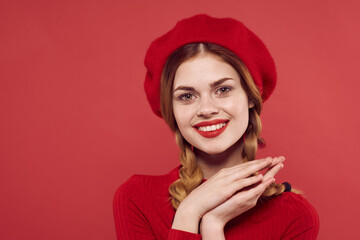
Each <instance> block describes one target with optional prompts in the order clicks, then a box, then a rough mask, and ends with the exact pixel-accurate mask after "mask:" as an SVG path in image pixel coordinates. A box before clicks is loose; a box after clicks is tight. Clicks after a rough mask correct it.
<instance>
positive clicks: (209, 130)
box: [198, 123, 226, 132]
mask: <svg viewBox="0 0 360 240" xmlns="http://www.w3.org/2000/svg"><path fill="white" fill-rule="evenodd" d="M225 125H226V123H219V124H216V125H211V126H206V127H199V128H198V129H199V130H200V131H203V132H211V131H215V130H218V129H220V128H223V127H225Z"/></svg>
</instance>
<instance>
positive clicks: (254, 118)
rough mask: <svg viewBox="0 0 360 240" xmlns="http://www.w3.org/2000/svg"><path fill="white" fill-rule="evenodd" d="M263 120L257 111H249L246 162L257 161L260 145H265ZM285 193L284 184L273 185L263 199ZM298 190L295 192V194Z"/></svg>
mask: <svg viewBox="0 0 360 240" xmlns="http://www.w3.org/2000/svg"><path fill="white" fill-rule="evenodd" d="M260 132H261V120H260V116H259V114H258V113H257V111H256V110H255V108H251V109H250V111H249V125H248V128H247V130H246V138H245V144H244V149H243V157H244V159H245V161H252V160H254V159H255V155H256V151H257V146H258V144H259V143H260V144H264V141H263V140H262V138H261V137H260ZM284 191H285V186H284V184H281V183H280V184H278V183H275V182H274V183H272V184H270V186H269V187H267V189H266V190H265V192H264V193H263V194H262V197H272V196H277V195H280V194H282V193H283V192H284ZM295 191H296V190H294V192H295Z"/></svg>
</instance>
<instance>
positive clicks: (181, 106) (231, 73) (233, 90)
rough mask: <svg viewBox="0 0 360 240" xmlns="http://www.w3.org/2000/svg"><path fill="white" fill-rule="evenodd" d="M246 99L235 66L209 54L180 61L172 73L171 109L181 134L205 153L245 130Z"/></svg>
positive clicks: (228, 143)
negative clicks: (173, 76) (173, 73)
mask: <svg viewBox="0 0 360 240" xmlns="http://www.w3.org/2000/svg"><path fill="white" fill-rule="evenodd" d="M249 107H253V104H252V103H248V98H247V95H246V93H245V91H244V90H243V88H242V87H241V84H240V78H239V75H238V74H237V72H236V71H235V69H234V68H233V67H232V66H231V65H229V64H227V63H225V62H224V61H222V60H221V59H220V58H219V57H217V56H215V55H212V54H205V55H201V56H197V57H195V58H192V59H189V60H187V61H185V62H183V63H182V64H181V65H180V66H179V68H178V69H177V71H176V73H175V78H174V84H173V111H174V116H175V119H176V122H177V125H178V127H179V130H180V132H181V134H182V135H183V137H184V138H185V139H186V140H187V141H188V142H189V143H190V144H191V145H193V146H194V147H195V148H197V149H199V150H201V151H203V152H206V153H208V154H217V153H221V152H223V151H225V150H226V149H228V148H229V147H230V146H232V145H233V144H234V143H236V142H237V141H238V140H239V139H240V138H241V136H242V135H243V133H244V132H245V130H246V128H247V125H248V121H249Z"/></svg>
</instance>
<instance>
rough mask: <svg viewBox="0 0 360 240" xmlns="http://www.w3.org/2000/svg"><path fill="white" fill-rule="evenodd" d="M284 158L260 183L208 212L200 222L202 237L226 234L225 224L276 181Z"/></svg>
mask: <svg viewBox="0 0 360 240" xmlns="http://www.w3.org/2000/svg"><path fill="white" fill-rule="evenodd" d="M284 160H285V159H283V160H282V161H280V162H279V163H278V164H276V165H275V166H273V167H272V168H269V169H268V170H267V172H266V173H265V174H264V177H263V179H262V181H261V183H260V184H258V185H256V186H253V187H252V188H249V189H247V190H244V191H240V192H238V193H236V194H234V195H233V196H232V197H231V198H229V199H228V200H226V201H225V202H224V203H222V204H220V205H219V206H217V207H215V208H214V209H212V210H211V211H209V212H207V213H206V214H205V215H204V216H203V218H202V220H201V224H200V232H201V235H202V239H204V240H211V239H217V240H219V239H221V238H222V237H221V238H220V235H222V236H224V235H223V230H224V226H225V224H226V223H227V222H228V221H230V220H231V219H233V218H235V217H237V216H239V215H240V214H242V213H243V212H245V211H247V210H249V209H251V208H252V207H254V206H255V205H256V203H257V200H258V199H259V197H260V196H261V195H262V193H263V192H264V191H265V190H266V188H267V187H268V186H269V185H270V184H271V183H273V182H274V181H275V179H274V176H275V175H276V174H277V173H278V172H279V171H280V169H282V168H283V166H284V165H283V164H282V162H283V161H284ZM244 202H248V203H249V204H248V205H247V206H244V204H243V203H244ZM244 208H245V209H244ZM223 239H225V238H223Z"/></svg>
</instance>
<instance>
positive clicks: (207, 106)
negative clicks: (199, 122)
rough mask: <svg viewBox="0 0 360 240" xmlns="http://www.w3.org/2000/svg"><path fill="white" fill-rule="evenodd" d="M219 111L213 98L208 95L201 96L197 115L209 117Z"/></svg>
mask: <svg viewBox="0 0 360 240" xmlns="http://www.w3.org/2000/svg"><path fill="white" fill-rule="evenodd" d="M218 112H219V109H218V107H217V106H216V103H215V101H214V99H212V98H211V97H209V96H206V97H202V98H201V100H200V104H199V106H198V111H197V116H198V117H211V116H212V115H214V114H217V113H218Z"/></svg>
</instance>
